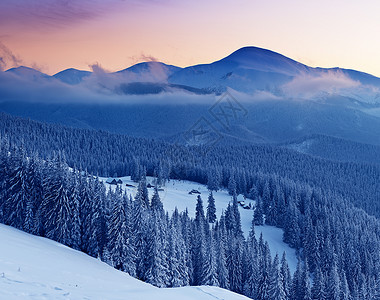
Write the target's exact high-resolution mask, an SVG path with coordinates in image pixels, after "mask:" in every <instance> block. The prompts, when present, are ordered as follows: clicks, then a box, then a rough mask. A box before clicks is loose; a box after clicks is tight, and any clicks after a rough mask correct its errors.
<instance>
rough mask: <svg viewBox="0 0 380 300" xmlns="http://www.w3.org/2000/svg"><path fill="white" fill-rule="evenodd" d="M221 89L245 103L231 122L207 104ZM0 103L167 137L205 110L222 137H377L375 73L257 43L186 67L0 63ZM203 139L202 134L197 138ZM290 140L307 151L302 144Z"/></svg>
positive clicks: (0, 107)
mask: <svg viewBox="0 0 380 300" xmlns="http://www.w3.org/2000/svg"><path fill="white" fill-rule="evenodd" d="M226 91H228V92H229V93H230V95H232V96H233V99H234V100H231V101H232V102H234V101H235V102H236V103H237V105H238V106H240V108H243V109H244V114H243V116H239V117H234V118H233V119H232V120H230V121H231V122H230V123H229V124H228V126H226V124H223V120H222V118H226V116H227V113H226V112H223V114H224V115H223V116H220V112H215V111H213V109H212V107H214V108H215V106H213V105H214V104H215V103H217V102H216V101H219V104H223V101H222V100H221V99H223V98H222V97H223V95H224V93H225V92H226ZM236 103H235V104H236ZM125 104H128V105H125ZM148 104H149V105H148ZM226 104H228V103H224V104H223V105H226ZM216 108H218V109H219V110H220V109H222V110H225V109H226V108H225V107H224V108H223V107H222V106H217V107H216ZM227 109H228V108H227ZM0 111H4V112H7V113H11V114H14V115H19V116H23V117H30V118H33V119H36V120H40V121H47V122H56V123H61V124H65V125H70V126H75V127H81V128H93V129H102V130H107V131H111V132H116V133H123V134H129V135H133V136H144V137H155V138H160V139H166V140H169V141H178V137H180V136H181V135H183V134H188V133H189V130H192V129H194V128H193V127H194V126H195V125H196V124H198V123H197V121H198V120H202V118H203V122H204V124H203V125H206V127H207V126H209V128H213V130H216V131H217V133H218V134H216V135H215V136H219V135H220V136H222V137H223V138H224V139H223V143H234V144H249V143H280V144H283V143H293V142H294V141H295V140H296V141H298V140H303V139H305V138H307V137H310V136H313V135H321V136H328V137H333V138H338V139H344V140H345V141H348V142H350V141H353V142H356V143H364V144H372V145H380V78H377V77H375V76H372V75H370V74H366V73H363V72H359V71H354V70H347V69H341V68H331V69H325V68H312V67H309V66H306V65H304V64H301V63H299V62H297V61H295V60H292V59H290V58H287V57H285V56H283V55H281V54H278V53H275V52H273V51H270V50H265V49H261V48H256V47H245V48H242V49H239V50H237V51H235V52H234V53H232V54H230V55H229V56H227V57H225V58H223V59H221V60H219V61H216V62H213V63H210V64H202V65H195V66H190V67H186V68H179V67H176V66H172V65H167V64H164V63H161V62H143V63H139V64H136V65H133V66H131V67H129V68H127V69H124V70H120V71H117V72H112V73H109V72H105V71H104V70H102V69H100V68H94V71H93V72H89V71H81V70H76V69H67V70H64V71H61V72H59V73H57V74H55V75H53V76H49V75H47V74H44V73H41V72H39V71H37V70H34V69H31V68H27V67H18V68H12V69H10V70H7V71H5V72H0ZM218 114H219V116H218ZM204 119H205V120H206V122H205V121H204ZM221 121H222V122H221ZM210 126H211V127H210ZM204 141H207V137H206V136H205V137H204V138H200V139H199V140H198V142H199V143H200V144H202V143H204ZM327 141H331V140H329V139H319V138H318V139H313V143H312V144H310V145H312V148H307V151H308V152H310V154H313V153H314V154H317V153H318V155H322V156H326V157H329V158H331V157H337V156H336V154H334V155H329V154H326V155H324V154H323V150H322V149H323V147H327V146H326V145H327V144H328V142H327ZM339 144H340V145H345V144H343V143H341V142H339ZM292 145H293V146H291V147H293V148H294V149H295V150H297V151H302V152H304V151H306V150H305V149H306V148H305V146H308V145H309V144H308V142H305V143H301V144H300V146H298V144H297V143H296V144H292ZM322 145H324V146H323V147H322ZM310 147H311V146H310ZM342 147H343V146H342ZM353 147H355V148H358V146H357V144H355V145H353ZM359 148H360V147H359ZM329 149H330V148H329ZM368 149H370V148H368ZM371 151H372V150H368V151H367V152H368V153H370V152H371ZM354 156H355V153H351V156H350V157H354ZM350 159H351V158H350ZM350 159H348V160H350ZM360 160H361V161H366V158H361V159H360ZM370 160H371V161H373V158H372V157H371V159H370Z"/></svg>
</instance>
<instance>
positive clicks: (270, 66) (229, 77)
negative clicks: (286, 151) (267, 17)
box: [6, 47, 380, 102]
mask: <svg viewBox="0 0 380 300" xmlns="http://www.w3.org/2000/svg"><path fill="white" fill-rule="evenodd" d="M6 72H7V73H12V74H15V75H17V76H20V77H23V78H27V79H32V80H36V81H41V80H47V79H58V80H60V81H62V82H64V83H66V84H70V85H78V84H80V83H82V82H83V81H85V80H86V79H87V80H88V79H89V78H90V77H91V76H96V74H94V73H93V72H89V71H81V70H77V69H73V68H70V69H66V70H63V71H61V72H59V73H57V74H55V75H53V76H49V75H47V74H44V73H41V72H39V71H37V70H34V69H31V68H28V67H23V66H22V67H17V68H12V69H9V70H7V71H6ZM95 73H96V72H95ZM102 76H108V80H111V81H112V80H113V81H114V82H115V85H116V86H117V87H116V88H115V90H114V91H116V92H117V93H120V92H121V93H125V94H135V93H137V94H158V93H162V92H168V91H169V92H170V91H171V89H170V88H171V87H173V85H174V87H176V88H177V89H184V90H186V91H190V92H193V93H201V94H204V93H206V92H207V93H217V94H218V93H222V92H224V91H226V90H227V88H232V89H234V90H236V91H238V92H243V93H248V94H252V93H255V92H256V91H265V92H270V93H272V94H273V95H275V96H284V95H286V91H287V90H289V89H290V90H291V89H292V83H293V85H295V86H296V87H298V85H297V84H296V83H295V81H296V80H297V79H300V78H307V79H309V81H318V80H319V84H320V85H321V84H322V83H323V82H320V81H324V80H325V81H326V80H327V81H328V80H330V81H331V80H333V81H334V80H336V81H337V82H336V83H338V85H339V86H338V88H341V87H343V88H342V89H343V90H344V91H337V90H336V88H335V89H332V90H331V89H329V88H327V89H325V90H324V89H323V88H324V87H323V86H320V87H319V88H320V90H318V91H319V92H320V93H319V94H318V96H321V95H322V96H326V94H331V93H333V94H337V93H338V92H341V93H343V94H345V95H347V94H348V96H350V97H352V98H354V99H356V100H360V101H364V102H374V101H375V102H379V101H380V93H379V91H378V89H380V78H378V77H375V76H372V75H370V74H367V73H363V72H359V71H355V70H348V69H341V68H312V67H309V66H307V65H304V64H302V63H299V62H297V61H295V60H292V59H290V58H288V57H286V56H283V55H281V54H279V53H276V52H273V51H270V50H266V49H261V48H257V47H245V48H241V49H239V50H237V51H235V52H233V53H232V54H230V55H229V56H227V57H225V58H223V59H221V60H219V61H216V62H213V63H210V64H202V65H194V66H189V67H186V68H180V67H176V66H172V65H167V64H164V63H162V62H142V63H138V64H136V65H133V66H131V67H129V68H127V69H123V70H120V71H117V72H113V73H103V74H102ZM134 82H139V83H142V82H143V83H144V88H145V89H144V88H143V89H139V90H138V91H137V92H136V91H135V88H132V89H130V88H123V85H126V84H127V85H128V84H130V83H134ZM157 84H160V88H157ZM317 84H318V83H317ZM342 84H343V86H342ZM149 85H152V87H149ZM289 85H290V86H289ZM350 85H351V86H353V87H354V88H355V91H356V92H355V93H353V92H352V91H351V90H350V87H351V86H350ZM358 85H360V86H361V89H360V91H358V89H357V87H358ZM342 89H340V90H342ZM144 90H145V91H144ZM286 96H289V95H286ZM292 96H294V95H292Z"/></svg>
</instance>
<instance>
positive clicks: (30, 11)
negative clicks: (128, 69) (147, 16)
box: [0, 0, 134, 30]
mask: <svg viewBox="0 0 380 300" xmlns="http://www.w3.org/2000/svg"><path fill="white" fill-rule="evenodd" d="M131 2H134V1H122V0H81V1H76V0H38V1H30V0H3V1H1V2H0V27H1V26H25V27H26V26H31V25H32V26H34V29H36V28H39V29H44V30H49V29H52V28H59V27H65V26H74V25H75V24H77V23H78V22H83V21H86V20H90V19H94V18H97V17H99V16H101V15H104V14H106V13H108V12H109V11H111V10H116V9H117V8H118V6H120V5H125V4H126V3H128V4H130V5H131Z"/></svg>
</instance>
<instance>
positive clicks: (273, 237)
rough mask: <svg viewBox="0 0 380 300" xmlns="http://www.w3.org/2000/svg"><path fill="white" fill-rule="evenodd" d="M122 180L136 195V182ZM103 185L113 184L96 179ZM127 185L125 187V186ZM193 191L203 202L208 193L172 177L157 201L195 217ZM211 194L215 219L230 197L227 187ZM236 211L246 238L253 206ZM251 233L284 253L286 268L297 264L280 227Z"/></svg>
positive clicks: (247, 201)
mask: <svg viewBox="0 0 380 300" xmlns="http://www.w3.org/2000/svg"><path fill="white" fill-rule="evenodd" d="M118 179H120V180H122V181H123V184H122V185H121V187H122V189H123V190H124V191H126V192H127V194H128V195H132V196H133V197H135V196H136V191H137V184H136V183H135V182H133V181H132V180H131V178H130V176H128V177H120V178H118ZM100 180H102V181H103V182H104V184H105V186H106V188H107V190H108V189H109V187H111V188H112V189H114V188H115V186H114V185H109V184H107V183H106V180H107V178H100ZM148 182H150V183H151V184H154V178H153V177H148ZM126 184H128V185H129V186H127V185H126ZM192 190H196V191H199V192H200V195H201V197H202V199H204V200H203V201H204V202H205V204H206V202H207V197H208V195H209V191H208V189H207V186H205V185H203V184H199V183H196V182H191V181H186V180H175V179H172V180H170V181H169V182H168V183H166V185H165V186H163V187H162V191H160V192H159V195H160V198H161V201H162V203H163V205H164V209H165V210H166V211H167V212H168V213H169V214H172V213H173V212H174V210H175V209H176V208H177V209H178V210H179V211H180V212H181V211H185V210H187V211H188V212H189V216H190V217H192V218H193V217H195V207H196V202H197V194H192V195H191V194H189V192H190V191H192ZM148 192H149V197H152V196H153V188H149V189H148ZM213 196H214V198H215V206H216V210H217V218H218V219H220V216H221V215H222V214H223V211H225V210H226V208H227V205H228V204H229V203H230V204H231V203H232V197H231V195H229V194H228V191H227V190H224V189H223V190H219V191H218V192H214V193H213ZM238 200H239V201H244V202H245V204H247V205H248V204H251V205H252V208H253V207H255V201H254V200H252V199H248V198H247V199H244V197H243V195H239V196H238ZM239 213H240V216H241V225H242V230H243V232H244V235H245V236H246V237H247V236H248V234H249V231H250V229H251V227H252V218H253V209H243V207H242V206H239ZM255 234H256V238H257V239H259V238H260V235H261V234H262V235H263V239H264V241H266V242H268V244H269V248H270V251H271V255H272V256H275V255H276V254H278V255H282V253H284V252H285V253H286V257H287V261H288V265H289V269H290V271H291V272H292V273H294V272H295V270H296V267H297V262H298V259H297V256H296V251H295V249H292V248H290V247H289V245H287V244H286V243H284V242H283V230H282V229H280V228H276V227H274V226H268V225H264V226H255Z"/></svg>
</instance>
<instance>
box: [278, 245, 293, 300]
mask: <svg viewBox="0 0 380 300" xmlns="http://www.w3.org/2000/svg"><path fill="white" fill-rule="evenodd" d="M280 272H281V276H282V284H283V290H284V293H285V299H287V300H289V299H290V289H291V282H292V277H291V275H290V270H289V266H288V262H287V261H286V254H285V252H284V253H283V255H282V258H281V267H280Z"/></svg>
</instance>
